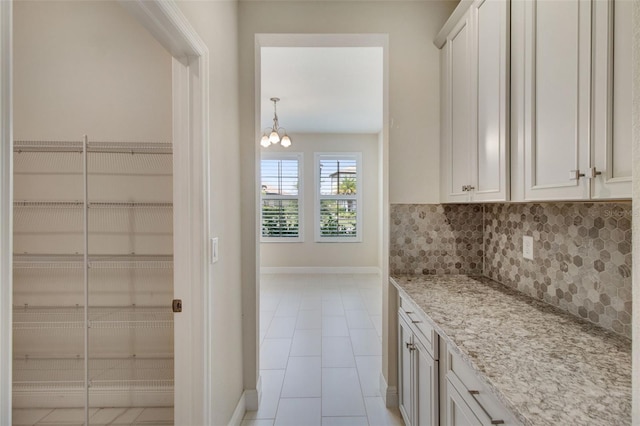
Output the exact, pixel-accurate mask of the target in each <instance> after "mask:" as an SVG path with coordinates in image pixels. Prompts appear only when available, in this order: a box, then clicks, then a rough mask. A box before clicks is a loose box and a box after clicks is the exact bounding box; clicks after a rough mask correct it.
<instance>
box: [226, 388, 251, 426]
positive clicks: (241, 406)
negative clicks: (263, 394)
mask: <svg viewBox="0 0 640 426" xmlns="http://www.w3.org/2000/svg"><path fill="white" fill-rule="evenodd" d="M246 394H247V393H246V392H242V395H240V400H239V401H238V405H236V409H235V410H233V415H232V416H231V420H229V426H240V423H242V419H243V418H244V413H246V411H247V403H246V401H247V395H246Z"/></svg>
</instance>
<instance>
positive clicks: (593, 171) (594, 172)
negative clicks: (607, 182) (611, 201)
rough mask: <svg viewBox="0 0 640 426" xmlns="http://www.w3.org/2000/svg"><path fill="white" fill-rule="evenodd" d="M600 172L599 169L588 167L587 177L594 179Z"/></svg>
mask: <svg viewBox="0 0 640 426" xmlns="http://www.w3.org/2000/svg"><path fill="white" fill-rule="evenodd" d="M601 174H602V172H601V171H598V170H597V169H596V168H595V167H589V174H588V178H589V179H595V177H596V176H600V175H601Z"/></svg>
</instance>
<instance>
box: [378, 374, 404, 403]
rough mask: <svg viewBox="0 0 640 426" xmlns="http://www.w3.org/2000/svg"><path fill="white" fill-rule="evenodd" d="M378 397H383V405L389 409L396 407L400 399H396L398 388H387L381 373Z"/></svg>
mask: <svg viewBox="0 0 640 426" xmlns="http://www.w3.org/2000/svg"><path fill="white" fill-rule="evenodd" d="M380 395H384V404H385V405H386V406H387V407H389V408H391V407H397V406H398V404H399V403H400V399H399V398H398V388H397V387H395V386H388V385H387V381H386V380H385V378H384V375H383V374H382V373H380Z"/></svg>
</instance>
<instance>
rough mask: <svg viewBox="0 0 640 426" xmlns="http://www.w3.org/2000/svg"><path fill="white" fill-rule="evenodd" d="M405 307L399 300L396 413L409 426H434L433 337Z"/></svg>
mask: <svg viewBox="0 0 640 426" xmlns="http://www.w3.org/2000/svg"><path fill="white" fill-rule="evenodd" d="M403 302H404V303H403ZM409 303H410V302H407V301H406V300H404V301H402V300H401V306H400V309H399V311H398V324H399V327H398V335H399V345H400V347H399V349H400V350H399V378H400V387H399V389H400V395H399V397H400V398H399V401H400V412H401V413H402V417H403V419H404V421H405V424H407V425H409V426H412V425H413V426H418V425H419V426H437V425H438V424H439V416H438V400H439V399H438V394H439V387H438V361H437V360H436V359H435V358H434V357H435V356H436V354H437V351H436V350H435V349H434V348H435V347H436V346H437V345H436V343H435V342H436V341H437V340H436V335H435V332H434V331H433V329H431V328H430V327H429V326H428V324H426V323H425V322H424V321H422V320H421V319H419V317H418V316H417V315H416V314H415V310H414V309H413V308H412V307H408V304H409ZM425 332H426V333H425ZM426 334H429V335H430V338H429V337H427V336H426Z"/></svg>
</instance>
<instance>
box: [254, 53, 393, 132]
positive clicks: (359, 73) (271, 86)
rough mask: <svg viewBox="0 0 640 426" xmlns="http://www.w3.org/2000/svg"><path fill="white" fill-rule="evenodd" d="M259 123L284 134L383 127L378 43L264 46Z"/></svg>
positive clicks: (378, 129) (375, 129) (376, 129)
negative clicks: (276, 124) (275, 123)
mask: <svg viewBox="0 0 640 426" xmlns="http://www.w3.org/2000/svg"><path fill="white" fill-rule="evenodd" d="M261 56H262V58H261V59H262V60H261V73H262V75H261V91H262V94H261V122H262V128H265V127H270V126H271V125H272V124H273V103H272V102H271V101H270V100H269V98H272V97H278V98H280V102H278V118H279V121H280V126H281V127H284V128H285V129H286V131H287V132H289V133H296V132H297V133H378V132H380V131H382V89H383V86H382V85H383V82H382V48H381V47H263V48H262V50H261Z"/></svg>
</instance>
